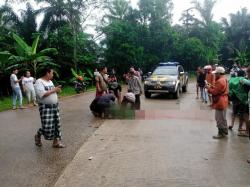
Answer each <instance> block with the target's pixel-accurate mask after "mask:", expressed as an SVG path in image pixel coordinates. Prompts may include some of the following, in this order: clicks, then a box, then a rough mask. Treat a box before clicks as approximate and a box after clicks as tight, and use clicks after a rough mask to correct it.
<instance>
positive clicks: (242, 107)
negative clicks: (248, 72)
mask: <svg viewBox="0 0 250 187" xmlns="http://www.w3.org/2000/svg"><path fill="white" fill-rule="evenodd" d="M244 77H245V72H244V71H242V70H240V71H239V72H238V73H237V77H231V78H230V80H229V98H230V101H231V102H232V109H233V111H232V116H231V117H232V118H231V125H230V126H229V127H228V128H229V129H230V130H232V129H233V127H234V122H235V118H236V116H239V127H238V131H239V135H240V134H241V131H242V130H243V129H242V126H243V123H244V115H245V113H246V112H247V113H248V102H247V99H248V96H247V94H248V93H247V92H246V90H245V89H244V86H242V85H241V84H240V80H242V79H243V78H244Z"/></svg>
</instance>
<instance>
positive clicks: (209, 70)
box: [204, 65, 215, 106]
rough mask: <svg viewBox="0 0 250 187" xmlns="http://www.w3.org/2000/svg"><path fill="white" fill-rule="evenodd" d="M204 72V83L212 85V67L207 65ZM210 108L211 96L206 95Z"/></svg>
mask: <svg viewBox="0 0 250 187" xmlns="http://www.w3.org/2000/svg"><path fill="white" fill-rule="evenodd" d="M204 69H205V72H206V82H207V83H208V84H210V85H214V81H215V80H214V79H215V78H214V74H213V73H212V66H210V65H207V66H205V68H204ZM208 98H209V102H210V106H212V102H213V101H212V96H211V94H209V95H208Z"/></svg>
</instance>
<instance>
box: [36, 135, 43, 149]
mask: <svg viewBox="0 0 250 187" xmlns="http://www.w3.org/2000/svg"><path fill="white" fill-rule="evenodd" d="M35 145H36V146H38V147H41V146H42V142H41V138H39V137H38V136H37V135H35Z"/></svg>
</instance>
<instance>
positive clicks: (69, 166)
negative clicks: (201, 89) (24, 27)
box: [0, 84, 250, 187]
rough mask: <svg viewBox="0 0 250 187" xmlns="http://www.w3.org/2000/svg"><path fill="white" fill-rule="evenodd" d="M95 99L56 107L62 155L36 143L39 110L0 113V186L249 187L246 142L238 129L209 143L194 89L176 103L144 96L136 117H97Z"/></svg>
mask: <svg viewBox="0 0 250 187" xmlns="http://www.w3.org/2000/svg"><path fill="white" fill-rule="evenodd" d="M93 97H94V93H86V94H83V95H78V96H75V97H71V98H68V99H63V100H62V101H61V102H60V108H61V119H62V133H63V140H64V142H65V144H66V145H67V148H65V149H60V150H58V149H53V148H52V147H51V142H45V141H44V145H43V147H42V148H38V147H36V146H35V145H34V134H35V132H36V130H37V128H38V127H39V126H40V121H39V114H38V110H37V108H34V107H32V108H30V109H27V110H17V111H6V112H1V113H0V182H1V185H0V186H1V187H10V186H11V187H12V186H13V187H15V186H18V187H19V186H25V187H26V186H37V187H44V186H54V185H55V186H56V187H62V186H65V187H68V186H73V187H75V186H79V187H85V186H86V187H90V186H100V187H103V186H128V187H131V186H133V187H135V186H141V187H145V186H149V187H150V186H154V187H158V186H162V187H166V186H250V178H249V175H250V165H249V164H247V163H246V159H247V158H248V157H250V143H249V140H248V139H247V138H241V137H238V136H237V132H236V130H234V131H233V132H231V133H230V134H229V137H228V138H227V139H225V140H222V141H220V140H219V141H218V140H213V139H212V135H214V134H216V133H217V131H216V127H215V121H214V112H213V111H212V110H211V109H210V108H209V107H208V106H207V105H205V104H203V103H201V102H200V101H199V100H196V99H195V93H194V84H190V87H189V90H188V92H187V93H185V94H182V95H181V98H180V99H178V100H174V99H172V98H171V97H168V96H158V95H154V96H153V98H151V99H144V96H142V97H141V98H142V107H141V108H142V110H141V111H138V112H136V119H135V120H105V121H103V120H96V119H95V118H94V117H93V115H92V114H91V113H90V111H89V104H90V102H91V100H92V98H93ZM228 114H230V111H229V112H228ZM228 118H230V116H229V115H228ZM101 124H103V125H101ZM100 125H101V126H100ZM99 126H100V128H99V129H98V130H97V131H96V128H95V127H99ZM235 129H237V126H236V127H235ZM90 157H93V159H91V160H89V158H90Z"/></svg>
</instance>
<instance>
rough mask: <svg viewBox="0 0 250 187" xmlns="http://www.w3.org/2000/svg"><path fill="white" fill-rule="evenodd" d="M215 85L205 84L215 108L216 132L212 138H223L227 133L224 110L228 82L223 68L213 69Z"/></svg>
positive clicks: (226, 104) (226, 101) (225, 110)
mask: <svg viewBox="0 0 250 187" xmlns="http://www.w3.org/2000/svg"><path fill="white" fill-rule="evenodd" d="M213 73H214V74H215V85H214V86H211V85H207V86H206V87H207V88H208V92H209V93H210V94H212V98H213V104H212V107H213V108H214V109H215V120H216V123H217V127H218V134H217V135H215V136H213V138H214V139H221V138H224V137H225V136H226V135H227V134H228V128H227V119H226V112H227V107H228V83H227V79H226V78H225V76H224V74H225V69H224V68H223V67H217V68H216V69H215V71H213Z"/></svg>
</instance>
